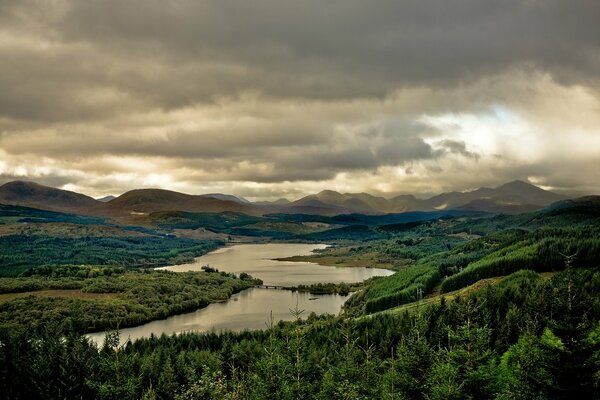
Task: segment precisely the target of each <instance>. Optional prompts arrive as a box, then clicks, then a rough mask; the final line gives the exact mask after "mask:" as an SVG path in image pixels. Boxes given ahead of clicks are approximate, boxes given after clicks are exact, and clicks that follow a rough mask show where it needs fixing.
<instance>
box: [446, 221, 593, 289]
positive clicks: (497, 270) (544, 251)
mask: <svg viewBox="0 0 600 400" xmlns="http://www.w3.org/2000/svg"><path fill="white" fill-rule="evenodd" d="M567 260H571V262H572V266H573V267H580V266H585V267H593V266H600V231H599V230H598V229H585V230H583V229H543V230H539V231H535V232H533V233H530V234H527V235H526V237H525V239H524V240H519V241H518V242H517V243H515V244H512V245H510V246H507V247H505V248H502V249H500V250H498V251H495V252H493V253H491V254H489V255H487V256H485V257H483V258H481V259H480V260H478V261H476V262H473V263H470V264H469V265H468V266H467V267H466V268H465V269H464V270H462V271H461V272H459V273H457V274H455V275H452V276H450V277H448V278H447V279H445V280H444V281H443V283H442V287H441V289H442V291H443V292H449V291H453V290H457V289H460V288H462V287H465V286H468V285H470V284H473V283H475V282H477V281H479V280H481V279H485V278H491V277H494V276H503V275H508V274H510V273H512V272H515V271H518V270H521V269H531V270H534V271H538V272H544V271H559V270H562V269H564V268H565V263H566V262H567Z"/></svg>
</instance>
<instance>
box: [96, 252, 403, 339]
mask: <svg viewBox="0 0 600 400" xmlns="http://www.w3.org/2000/svg"><path fill="white" fill-rule="evenodd" d="M325 247H327V246H326V245H320V244H319V245H315V244H302V243H269V244H240V245H234V246H228V247H224V248H221V249H218V250H216V251H213V252H211V253H208V254H206V255H204V256H202V257H198V258H197V259H196V260H195V262H193V263H191V264H182V265H174V266H169V267H164V268H162V269H167V270H170V271H176V272H183V271H201V268H202V266H204V265H210V266H211V267H213V268H218V269H219V270H220V271H226V272H233V273H235V274H236V275H239V274H240V273H241V272H246V273H249V274H250V275H252V276H254V277H256V278H260V279H262V280H263V282H264V283H265V284H266V285H278V286H297V285H301V284H305V285H306V284H312V283H325V282H335V283H338V282H347V283H353V282H361V281H363V280H366V279H368V278H371V277H374V276H387V275H391V274H393V272H392V271H389V270H385V269H376V268H362V267H350V268H344V267H328V266H322V265H318V264H314V263H310V262H287V261H275V260H273V259H274V258H285V257H291V256H295V255H309V254H311V252H312V251H313V250H315V249H323V248H325ZM348 297H349V296H339V295H311V294H308V293H294V292H291V291H288V290H277V289H259V288H252V289H248V290H245V291H243V292H241V293H237V294H235V295H233V296H232V297H231V298H230V299H229V300H228V301H227V302H225V303H214V304H210V305H209V306H208V307H206V308H203V309H200V310H196V311H192V312H188V313H184V314H180V315H175V316H172V317H169V318H166V319H163V320H157V321H152V322H149V323H146V324H144V325H140V326H136V327H132V328H125V329H122V330H121V338H122V341H125V340H127V339H128V338H130V339H131V340H135V339H139V338H144V337H149V336H150V335H151V334H154V335H156V336H160V335H161V334H162V333H166V334H168V335H170V334H173V333H181V332H191V331H195V332H209V331H216V332H219V331H224V330H232V331H240V330H244V329H250V330H253V329H264V328H265V327H266V325H265V323H266V321H267V320H268V319H269V315H270V313H271V312H272V313H273V317H274V319H275V321H279V320H287V321H289V320H292V319H293V316H292V315H291V313H290V309H294V308H295V307H296V305H298V308H299V309H301V310H304V313H303V314H302V316H303V317H306V316H308V315H309V314H310V313H311V312H314V313H316V314H325V313H327V314H338V313H339V312H340V310H341V308H342V305H343V304H344V302H345V301H346V300H347V299H348ZM88 337H90V338H91V339H93V340H94V341H96V342H97V343H102V341H103V339H104V333H103V332H98V333H92V334H89V335H88Z"/></svg>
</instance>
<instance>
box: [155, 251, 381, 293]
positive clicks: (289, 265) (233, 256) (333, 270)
mask: <svg viewBox="0 0 600 400" xmlns="http://www.w3.org/2000/svg"><path fill="white" fill-rule="evenodd" d="M325 247H327V245H324V244H316V245H315V244H299V243H269V244H240V245H235V246H230V247H222V248H220V249H218V250H216V251H213V252H212V253H208V254H206V255H204V256H202V257H199V258H197V259H196V261H195V262H194V263H192V264H182V265H175V266H171V267H165V268H164V269H168V270H170V271H176V272H184V271H201V268H202V267H203V266H204V265H210V266H211V267H215V268H218V269H219V270H220V271H226V272H233V273H235V274H236V275H239V274H240V273H241V272H246V273H248V274H250V275H252V276H254V277H256V278H260V279H262V280H263V282H264V284H265V285H278V286H297V285H302V284H304V285H306V284H312V283H325V282H334V283H339V282H347V283H354V282H362V281H364V280H366V279H369V278H371V277H374V276H385V275H390V274H391V272H390V271H388V270H385V269H377V268H343V267H326V266H323V265H318V264H314V263H309V262H289V261H275V260H273V259H274V258H285V257H292V256H304V255H309V254H311V253H312V251H313V250H316V249H323V248H325Z"/></svg>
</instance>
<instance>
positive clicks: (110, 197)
mask: <svg viewBox="0 0 600 400" xmlns="http://www.w3.org/2000/svg"><path fill="white" fill-rule="evenodd" d="M114 199H116V197H115V196H104V197H100V198H99V199H96V200H98V201H101V202H103V203H108V202H109V201H111V200H114Z"/></svg>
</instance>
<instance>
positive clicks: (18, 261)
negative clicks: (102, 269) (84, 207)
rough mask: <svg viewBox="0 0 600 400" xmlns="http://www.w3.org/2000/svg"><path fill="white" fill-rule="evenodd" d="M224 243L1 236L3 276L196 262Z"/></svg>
mask: <svg viewBox="0 0 600 400" xmlns="http://www.w3.org/2000/svg"><path fill="white" fill-rule="evenodd" d="M222 244H223V243H222V242H219V241H212V240H206V241H198V240H193V239H185V238H176V237H172V236H161V237H158V236H140V237H81V238H65V237H52V236H31V235H27V236H25V235H9V236H0V276H18V275H19V274H22V273H24V272H25V271H27V270H28V269H29V268H31V267H34V266H41V265H64V264H93V265H107V266H124V267H133V268H139V267H158V266H164V265H168V264H178V263H184V262H191V261H193V259H194V257H198V256H201V255H203V254H206V253H208V252H210V251H212V250H214V249H216V248H218V247H219V246H221V245H222Z"/></svg>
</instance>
